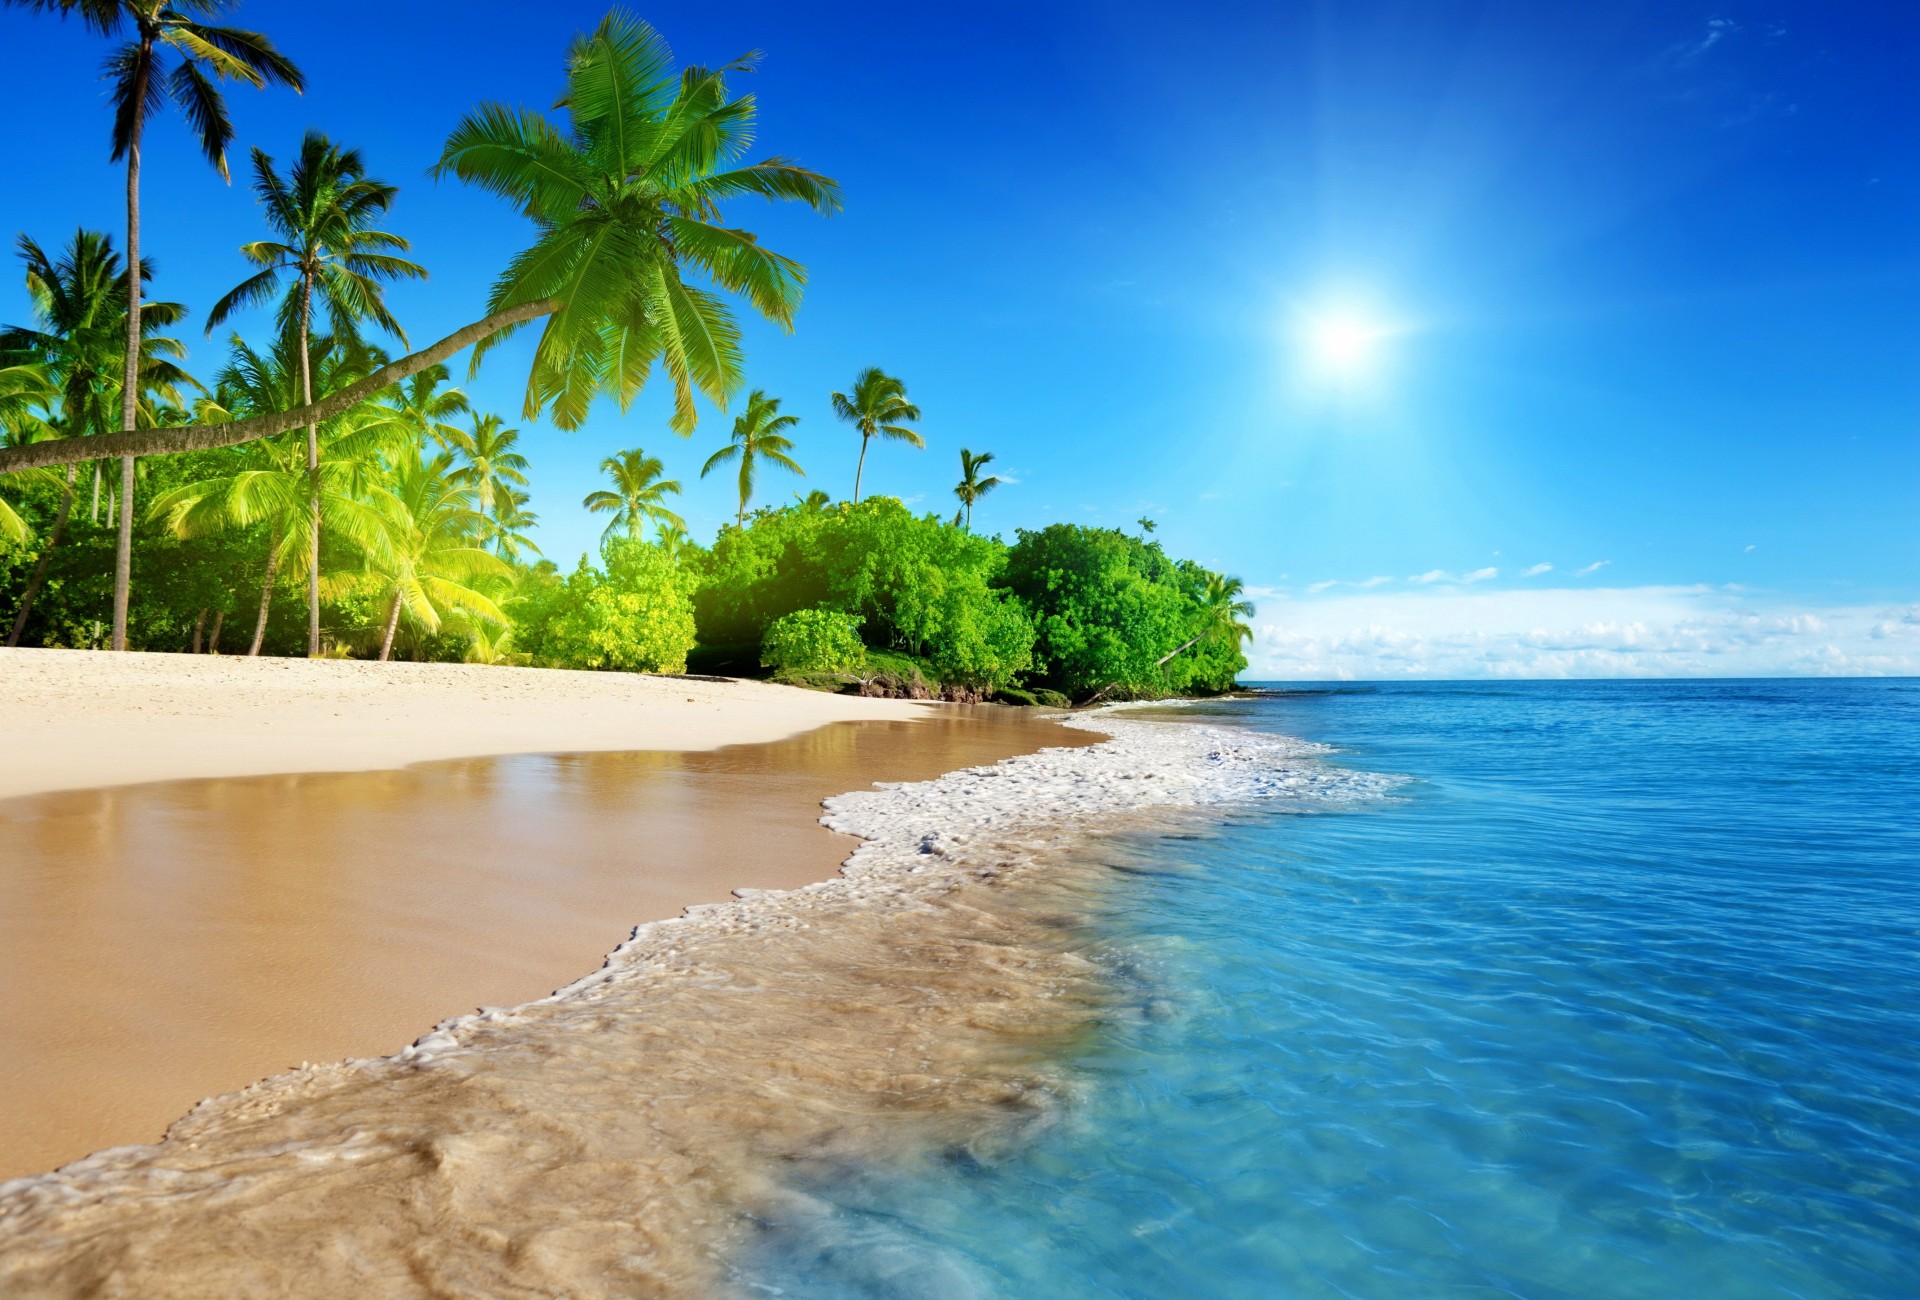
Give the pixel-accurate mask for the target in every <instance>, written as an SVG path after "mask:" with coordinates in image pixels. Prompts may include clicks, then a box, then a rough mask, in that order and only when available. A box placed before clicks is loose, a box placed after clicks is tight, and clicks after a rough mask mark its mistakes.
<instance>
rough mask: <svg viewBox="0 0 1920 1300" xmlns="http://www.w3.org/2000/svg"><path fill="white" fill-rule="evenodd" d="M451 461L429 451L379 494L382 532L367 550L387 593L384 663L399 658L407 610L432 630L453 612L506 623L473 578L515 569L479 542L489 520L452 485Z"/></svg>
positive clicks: (407, 462)
mask: <svg viewBox="0 0 1920 1300" xmlns="http://www.w3.org/2000/svg"><path fill="white" fill-rule="evenodd" d="M452 468H453V456H452V455H451V454H450V453H448V452H444V451H443V452H440V453H439V454H437V455H434V456H428V455H427V453H426V450H425V448H421V449H419V450H418V451H416V452H415V453H413V454H411V455H409V456H407V457H405V458H404V459H402V460H401V461H400V462H399V463H398V464H397V465H395V466H394V467H393V469H392V471H391V473H390V475H389V477H388V481H387V482H386V483H385V484H383V485H382V486H380V487H377V488H376V489H375V490H374V493H373V501H372V507H373V510H374V511H375V512H376V514H377V515H378V516H379V517H380V520H381V524H382V529H381V535H380V537H379V540H378V541H377V543H375V544H373V545H370V546H369V548H368V552H367V560H368V570H369V572H370V573H372V574H374V575H375V576H377V577H378V578H379V579H381V581H382V585H384V586H386V587H387V588H388V595H387V616H386V624H385V627H384V629H383V631H382V632H381V637H380V661H381V662H382V663H385V662H386V661H387V659H388V657H389V656H390V655H391V654H392V653H393V636H394V633H395V632H396V631H398V630H399V627H400V614H401V611H402V610H403V609H404V610H405V611H406V612H407V613H409V614H411V615H412V616H413V617H414V619H415V620H416V621H417V622H419V623H420V624H421V625H422V626H424V627H425V628H426V629H427V630H428V631H429V632H434V631H438V630H439V628H440V624H441V620H442V619H443V618H444V617H445V616H446V615H447V614H450V613H453V612H455V611H461V612H464V613H466V614H468V615H471V616H475V617H478V618H482V619H486V620H488V621H489V622H492V623H496V624H500V623H505V622H506V621H507V618H506V615H505V614H503V613H501V612H500V608H499V606H497V605H496V604H494V602H493V601H492V600H491V599H490V598H488V597H487V596H486V595H485V594H483V593H482V592H480V591H478V590H476V589H475V588H474V587H473V585H472V584H473V582H474V580H475V579H479V578H489V577H511V576H512V575H513V568H512V566H511V565H509V564H508V563H507V562H506V561H505V560H502V559H501V558H500V557H499V556H497V555H495V554H493V553H492V552H491V551H488V550H487V549H485V547H483V546H481V545H480V544H479V543H480V541H481V539H482V538H484V537H485V536H486V534H487V530H488V527H489V525H488V521H487V519H486V517H485V516H484V515H482V514H481V513H480V512H479V511H478V510H476V509H475V508H474V497H473V492H472V490H471V489H469V488H464V487H461V486H459V485H457V484H456V483H454V482H453V478H452V473H451V471H452Z"/></svg>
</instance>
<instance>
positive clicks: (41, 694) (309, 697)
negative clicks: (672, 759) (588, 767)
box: [0, 649, 927, 799]
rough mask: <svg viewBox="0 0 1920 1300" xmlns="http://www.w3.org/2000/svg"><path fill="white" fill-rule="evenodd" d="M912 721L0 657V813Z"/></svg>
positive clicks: (388, 669) (89, 655) (857, 706)
mask: <svg viewBox="0 0 1920 1300" xmlns="http://www.w3.org/2000/svg"><path fill="white" fill-rule="evenodd" d="M926 711H927V706H925V705H922V704H916V703H911V702H908V701H903V700H869V699H861V698H859V697H857V696H849V695H826V694H821V693H819V692H815V691H802V690H795V689H792V688H790V687H784V686H773V685H766V684H763V683H759V682H746V681H707V680H692V679H688V678H679V677H650V676H645V675H642V674H637V673H593V672H569V671H565V670H562V669H550V668H498V667H491V666H480V665H468V664H415V663H385V664H381V663H369V662H362V661H356V660H328V659H318V660H310V659H272V658H260V659H248V658H244V657H236V656H220V655H173V654H118V655H110V654H99V653H95V652H92V651H86V650H7V649H0V736H4V737H5V738H6V749H5V757H4V759H0V799H4V798H8V797H10V796H14V795H23V794H35V793H40V792H43V791H48V790H79V789H91V788H95V787H99V786H111V785H126V784H131V783H133V782H138V781H162V780H181V779H185V778H189V777H212V776H257V775H261V774H264V773H269V772H358V771H368V770H371V769H375V768H391V767H403V766H405V765H407V764H409V763H424V762H431V761H433V760H436V759H448V758H472V757H478V756H481V755H488V754H532V753H585V752H589V751H604V750H637V749H653V750H681V751H686V750H706V749H716V748H718V747H720V746H722V745H740V744H752V743H757V742H762V741H769V740H779V739H781V738H782V737H785V736H792V735H797V734H798V733H800V732H803V731H807V730H809V729H811V728H813V727H818V726H823V725H825V724H826V723H829V722H848V721H854V720H857V719H862V718H875V719H889V718H890V719H902V718H912V717H918V716H921V715H922V714H924V713H925V712H926Z"/></svg>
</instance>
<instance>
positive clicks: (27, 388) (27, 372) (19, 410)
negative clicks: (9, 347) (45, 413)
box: [0, 363, 60, 546]
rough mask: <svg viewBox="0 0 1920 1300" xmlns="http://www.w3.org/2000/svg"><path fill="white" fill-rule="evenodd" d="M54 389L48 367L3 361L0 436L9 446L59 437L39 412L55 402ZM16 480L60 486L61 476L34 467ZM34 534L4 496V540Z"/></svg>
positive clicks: (0, 521)
mask: <svg viewBox="0 0 1920 1300" xmlns="http://www.w3.org/2000/svg"><path fill="white" fill-rule="evenodd" d="M54 391H55V390H54V387H53V385H52V384H51V383H49V382H48V380H47V375H46V369H45V367H43V366H38V365H34V364H32V363H19V364H13V365H4V364H0V439H4V441H5V445H12V444H13V443H15V442H36V441H38V440H39V439H41V438H50V437H57V436H58V435H57V434H56V433H55V432H54V430H53V429H52V428H51V426H49V425H48V424H47V422H46V420H45V419H44V418H42V417H41V416H40V415H39V414H38V413H37V411H38V410H44V409H46V408H47V407H48V406H49V405H50V404H51V403H52V402H53V401H54ZM13 483H14V485H16V486H20V487H27V486H31V485H38V484H51V485H54V486H58V485H59V484H60V479H59V477H58V476H57V475H55V474H54V473H53V472H52V471H51V470H45V469H30V470H24V471H22V472H21V473H19V474H18V475H16V476H15V477H14V480H13ZM32 536H33V529H32V528H31V527H29V526H28V524H27V521H26V520H25V519H23V518H21V517H20V513H19V512H18V511H17V510H15V509H14V508H13V506H12V504H11V503H9V502H8V501H7V499H6V498H5V497H0V542H7V543H11V544H13V545H15V546H18V545H21V544H23V543H25V542H26V541H27V540H28V539H29V538H30V537H32Z"/></svg>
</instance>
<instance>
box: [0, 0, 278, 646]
mask: <svg viewBox="0 0 1920 1300" xmlns="http://www.w3.org/2000/svg"><path fill="white" fill-rule="evenodd" d="M4 3H7V4H11V5H14V6H16V7H19V8H24V9H32V10H36V11H38V12H41V13H48V12H51V13H58V14H59V15H60V16H61V17H63V18H64V17H67V16H69V15H78V16H79V18H80V20H81V22H83V23H85V24H86V25H87V26H88V27H90V28H92V29H93V30H94V31H96V32H98V33H99V34H100V35H102V36H109V37H118V36H120V35H121V34H122V33H125V34H126V35H127V37H128V39H127V40H126V41H124V42H123V43H121V44H120V45H117V46H116V47H115V48H114V51H113V53H112V54H109V55H108V56H107V62H106V80H107V81H108V82H109V83H111V85H112V87H113V89H112V91H111V94H112V96H113V108H114V114H113V161H115V162H119V161H120V160H121V159H122V158H124V159H126V162H127V263H128V265H130V266H140V265H141V264H142V263H141V257H140V144H141V139H142V137H143V136H144V134H145V132H146V125H147V119H149V118H151V117H152V116H154V115H155V114H156V113H158V112H160V110H162V109H163V108H165V107H166V105H167V101H168V100H172V101H173V104H174V105H175V107H177V108H178V109H179V110H180V112H181V114H182V115H183V116H184V117H185V118H186V119H187V125H188V126H189V127H191V128H192V130H193V133H194V135H195V136H196V137H198V139H199V141H200V149H201V152H203V153H204V154H206V156H207V161H208V162H210V163H212V164H213V166H214V169H215V170H217V171H218V172H219V173H220V176H221V179H222V180H225V179H226V178H227V145H228V144H229V143H230V142H231V141H232V139H233V123H232V121H231V120H230V119H229V118H228V117H227V103H226V97H225V96H224V95H222V94H221V93H220V88H219V87H218V86H217V85H215V84H214V79H218V80H220V81H230V80H231V81H244V82H246V83H248V84H249V85H251V86H254V87H255V88H260V87H263V86H265V85H266V84H267V83H268V82H273V83H276V84H279V85H284V86H291V87H293V89H295V90H301V89H303V88H304V83H303V81H302V79H301V76H300V70H299V69H298V68H296V67H294V66H293V64H292V63H291V62H289V61H288V60H287V59H286V58H285V57H284V56H283V55H282V54H281V53H280V52H279V51H278V50H276V49H274V47H273V42H271V41H269V40H268V39H267V38H266V37H264V36H262V35H261V34H260V33H258V32H249V31H243V30H241V29H240V28H237V27H221V26H218V25H215V24H212V23H206V22H201V21H200V20H199V18H197V17H195V16H194V15H196V14H198V15H202V16H213V15H217V14H219V13H220V12H222V11H223V10H227V9H231V8H232V7H233V5H234V0H174V2H173V3H169V0H4ZM169 63H171V66H169ZM209 72H211V73H212V74H213V79H210V78H209V77H208V75H207V74H208V73H209ZM144 278H145V276H144V274H143V275H141V276H137V277H135V278H134V279H133V280H131V281H130V282H129V283H128V286H127V292H128V300H129V302H130V304H131V306H130V308H129V310H128V312H127V316H126V321H125V330H126V332H125V335H124V338H123V341H122V344H121V351H120V356H121V363H122V370H121V399H120V431H121V433H122V434H123V435H132V434H133V433H134V430H135V428H136V427H137V425H138V420H137V418H136V412H137V408H138V404H139V388H140V384H139V369H140V362H139V361H138V360H137V358H138V357H139V356H140V332H141V326H142V322H143V320H144V319H145V315H146V313H145V312H144V311H142V310H141V305H140V291H141V288H142V285H141V283H140V281H141V280H142V279H144ZM155 432H157V431H155ZM113 450H114V454H116V455H119V457H120V500H121V502H122V509H121V511H120V541H119V549H118V551H117V553H116V555H115V558H114V566H113V648H114V649H115V650H125V649H126V648H127V591H128V587H129V584H130V583H131V581H132V576H133V509H132V505H133V461H134V457H135V456H136V455H141V454H144V453H142V452H138V451H126V450H122V449H121V448H119V447H116V448H114V449H113ZM156 450H160V449H159V448H157V449H156ZM39 463H43V464H57V463H59V462H57V461H42V462H39ZM4 468H6V466H5V465H4V464H0V469H4Z"/></svg>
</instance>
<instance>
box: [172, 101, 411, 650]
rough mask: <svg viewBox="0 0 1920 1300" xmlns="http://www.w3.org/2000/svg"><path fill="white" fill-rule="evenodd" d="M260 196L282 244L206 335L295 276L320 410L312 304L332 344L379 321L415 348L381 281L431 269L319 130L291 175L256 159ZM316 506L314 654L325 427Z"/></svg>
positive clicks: (293, 326) (352, 154)
mask: <svg viewBox="0 0 1920 1300" xmlns="http://www.w3.org/2000/svg"><path fill="white" fill-rule="evenodd" d="M253 192H254V196H255V197H256V198H258V199H259V200H260V206H261V207H263V208H264V209H266V215H267V224H268V225H269V226H271V227H272V228H273V230H274V231H275V233H277V234H278V235H279V236H280V238H279V239H278V240H271V239H261V240H256V241H254V242H253V243H251V244H242V245H241V246H240V253H241V255H242V256H243V257H245V258H246V259H247V260H248V261H249V262H252V263H253V264H254V265H255V266H257V267H259V268H260V270H259V271H257V272H256V273H255V274H253V275H251V276H249V277H248V278H247V279H245V280H242V281H241V282H240V283H239V284H238V285H236V286H235V287H234V288H233V290H232V291H231V292H229V293H228V294H227V296H226V297H224V298H222V299H221V300H220V301H219V302H217V303H215V304H214V305H213V310H212V311H210V312H208V313H207V335H208V337H212V335H213V331H214V329H215V328H216V327H218V326H219V325H220V324H221V323H222V322H223V321H225V320H226V319H227V317H229V316H230V315H232V314H233V313H234V312H236V311H238V310H240V309H242V308H245V307H252V306H257V305H259V304H260V303H263V302H266V301H267V300H268V299H270V298H272V297H273V296H274V295H275V294H277V293H280V289H281V280H282V279H283V277H285V276H286V275H287V274H288V273H291V283H290V284H288V285H287V287H286V292H285V294H284V296H283V297H282V298H281V299H280V311H279V316H280V328H281V329H282V330H284V331H286V332H287V333H290V334H294V335H296V336H297V337H298V338H299V340H300V392H299V394H298V397H299V404H300V405H301V406H310V405H312V404H313V366H312V362H311V361H310V360H309V359H308V353H309V340H310V338H311V336H312V330H313V300H314V297H315V295H316V294H317V295H318V296H319V298H320V301H321V303H322V304H323V305H324V306H325V307H326V309H327V319H328V321H329V323H330V324H331V325H332V327H333V337H334V338H335V339H337V340H339V341H340V342H342V343H345V344H348V345H353V344H357V343H359V341H360V338H359V328H358V327H359V323H360V322H361V321H362V320H371V321H373V322H374V323H375V324H376V325H378V326H379V327H380V328H381V329H383V330H386V331H387V332H388V333H389V334H392V335H393V336H394V337H396V338H398V339H399V340H400V341H401V343H402V344H404V343H405V342H406V341H407V334H406V331H405V330H403V329H401V328H400V322H399V321H397V320H395V319H394V318H393V314H392V313H391V312H389V311H388V310H387V303H386V293H385V290H384V289H383V288H382V282H383V281H388V280H398V279H415V280H420V279H425V278H426V274H427V272H426V268H425V267H423V266H420V265H419V264H417V263H414V262H409V261H408V260H406V259H405V258H403V257H396V256H394V254H395V253H403V252H406V251H408V248H409V245H408V244H407V241H406V240H404V239H402V238H401V237H400V236H398V235H390V234H388V233H387V232H386V231H384V230H375V229H373V222H374V220H375V219H376V218H378V217H379V216H381V215H382V214H383V213H385V212H386V211H387V209H389V208H391V207H392V206H393V200H394V196H395V195H396V194H398V193H399V190H398V189H397V188H396V187H395V186H392V185H389V184H387V183H386V182H384V181H376V180H371V179H369V178H368V176H367V167H366V163H365V161H364V160H363V159H362V158H361V157H360V151H359V150H357V149H342V148H340V147H339V146H338V145H336V144H334V143H333V142H332V141H330V140H328V139H327V137H326V136H324V135H322V134H320V132H318V131H309V132H307V134H306V138H305V139H303V140H302V141H301V142H300V156H299V158H298V159H296V160H295V161H294V163H293V166H292V167H290V168H289V169H288V171H287V174H286V175H285V176H281V175H280V174H279V173H278V172H276V171H274V168H273V158H272V157H271V156H270V155H269V154H268V153H267V152H266V151H265V150H263V149H255V150H254V151H253ZM307 478H308V479H309V483H308V487H307V496H308V505H309V508H310V511H311V513H312V515H313V519H312V521H311V523H310V524H309V526H308V528H307V540H308V543H309V544H310V545H311V546H312V547H313V557H312V559H311V560H310V561H309V563H308V565H307V654H309V655H317V654H319V653H320V532H321V521H320V491H321V489H320V426H319V423H318V422H317V421H316V422H314V423H310V424H308V425H307Z"/></svg>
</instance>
